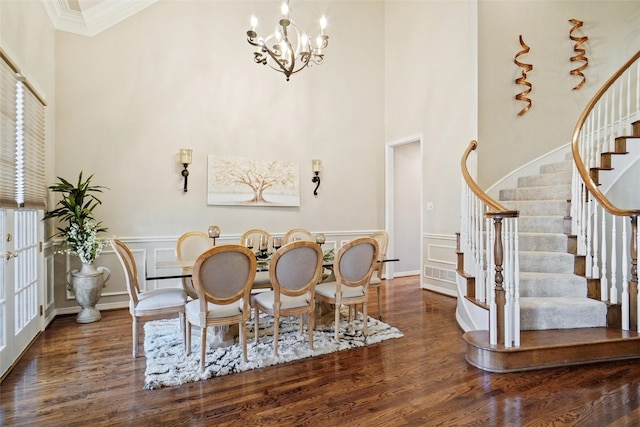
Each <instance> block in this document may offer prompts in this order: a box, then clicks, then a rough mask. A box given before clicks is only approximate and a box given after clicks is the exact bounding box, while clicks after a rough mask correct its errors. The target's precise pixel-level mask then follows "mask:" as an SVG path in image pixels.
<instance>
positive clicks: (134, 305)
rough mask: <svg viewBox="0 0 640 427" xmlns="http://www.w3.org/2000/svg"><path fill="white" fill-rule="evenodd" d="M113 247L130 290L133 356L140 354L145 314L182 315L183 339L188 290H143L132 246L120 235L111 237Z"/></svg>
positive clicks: (156, 315) (151, 315) (155, 315)
mask: <svg viewBox="0 0 640 427" xmlns="http://www.w3.org/2000/svg"><path fill="white" fill-rule="evenodd" d="M111 247H112V248H113V250H114V251H115V253H116V255H117V256H118V259H119V260H120V264H122V268H123V270H124V276H125V280H126V283H127V291H128V292H129V312H130V313H131V317H132V318H133V319H132V320H133V325H132V334H133V357H136V356H137V354H138V323H139V319H140V318H142V317H160V316H164V317H170V316H173V315H177V316H178V317H179V318H180V327H181V328H182V339H183V343H186V340H185V322H184V313H185V309H184V307H185V304H186V302H187V294H186V293H185V291H184V290H183V289H179V288H162V289H153V290H150V291H144V292H142V291H141V290H140V285H139V284H138V269H137V267H136V261H135V259H134V258H133V254H132V253H131V250H130V249H129V248H128V247H127V245H125V244H124V243H122V242H121V241H120V240H118V239H112V240H111Z"/></svg>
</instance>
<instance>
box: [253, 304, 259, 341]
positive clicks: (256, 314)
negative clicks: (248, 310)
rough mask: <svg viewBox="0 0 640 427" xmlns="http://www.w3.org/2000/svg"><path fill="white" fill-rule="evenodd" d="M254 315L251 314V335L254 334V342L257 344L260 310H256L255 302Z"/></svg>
mask: <svg viewBox="0 0 640 427" xmlns="http://www.w3.org/2000/svg"><path fill="white" fill-rule="evenodd" d="M253 312H254V315H253V335H254V341H255V342H256V344H258V335H260V334H259V332H260V320H259V319H260V310H258V304H257V303H256V306H255V308H254V309H253Z"/></svg>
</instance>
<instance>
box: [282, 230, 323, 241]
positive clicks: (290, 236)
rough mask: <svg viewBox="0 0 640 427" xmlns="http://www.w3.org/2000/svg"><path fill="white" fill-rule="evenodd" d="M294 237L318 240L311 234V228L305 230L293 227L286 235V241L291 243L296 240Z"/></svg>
mask: <svg viewBox="0 0 640 427" xmlns="http://www.w3.org/2000/svg"><path fill="white" fill-rule="evenodd" d="M294 239H299V240H310V241H312V242H315V241H316V238H315V237H313V234H311V232H310V231H309V230H305V229H304V228H292V229H291V230H289V231H287V233H286V234H285V235H284V242H285V243H291V242H293V241H294Z"/></svg>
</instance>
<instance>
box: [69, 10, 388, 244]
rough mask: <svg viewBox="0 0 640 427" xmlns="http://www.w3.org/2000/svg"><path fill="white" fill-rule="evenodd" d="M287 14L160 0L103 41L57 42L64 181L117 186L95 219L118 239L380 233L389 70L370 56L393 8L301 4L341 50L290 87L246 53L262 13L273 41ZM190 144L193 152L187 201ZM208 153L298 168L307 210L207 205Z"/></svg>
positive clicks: (308, 24)
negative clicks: (217, 233) (182, 160)
mask: <svg viewBox="0 0 640 427" xmlns="http://www.w3.org/2000/svg"><path fill="white" fill-rule="evenodd" d="M278 11H279V2H275V1H269V2H266V1H257V2H247V1H242V2H238V1H181V2H174V1H160V2H158V3H156V4H154V5H153V6H151V7H149V8H148V9H145V10H143V11H142V12H139V13H138V14H136V15H135V16H133V17H131V18H129V19H127V20H126V21H124V22H122V23H120V24H118V25H115V26H113V27H111V28H110V29H108V30H106V31H104V32H102V33H100V34H98V35H97V36H95V37H92V38H87V37H82V36H77V35H73V34H69V33H62V32H60V33H58V34H57V40H56V48H57V56H56V58H57V70H56V75H57V90H58V93H59V98H58V99H59V101H58V109H59V115H58V117H57V134H56V139H57V144H56V171H57V173H58V174H61V175H62V176H65V177H75V176H76V175H77V173H78V172H79V171H80V170H84V171H85V173H95V183H96V184H100V185H105V186H107V187H109V188H110V190H109V191H107V192H106V193H105V194H104V197H103V202H104V204H103V206H101V207H100V208H99V209H98V210H97V211H96V214H97V216H98V217H99V218H100V219H102V220H103V221H104V223H105V225H107V226H108V227H109V233H111V234H116V235H118V236H127V237H140V236H177V235H179V234H180V233H182V232H184V231H187V230H190V229H200V230H206V229H207V227H208V226H209V225H211V224H218V225H219V226H220V227H221V229H222V234H223V235H224V234H230V233H231V234H233V233H235V234H240V233H242V232H243V231H244V230H246V229H249V228H254V227H259V228H265V229H268V230H270V231H272V232H284V231H286V230H288V229H289V228H292V227H305V228H308V229H310V230H314V231H321V230H322V231H331V230H349V229H369V230H371V229H376V228H380V227H381V226H383V217H382V209H383V202H382V200H383V191H381V189H380V188H381V183H382V182H383V181H382V176H381V174H379V173H377V172H376V171H380V170H382V169H383V161H384V159H383V156H384V150H383V142H384V140H383V135H384V115H383V114H384V90H383V86H384V85H383V82H384V74H383V73H384V63H383V61H382V60H381V58H380V56H379V55H372V54H370V52H374V51H376V50H378V49H379V47H380V46H383V45H384V33H383V32H382V31H379V30H380V29H381V28H383V26H384V9H383V3H382V2H370V1H364V2H353V1H349V2H340V1H336V2H300V3H298V4H295V5H293V7H292V15H293V17H294V18H295V20H296V22H297V23H298V24H299V25H300V26H301V27H303V28H305V29H308V31H309V32H310V33H315V32H316V31H318V24H317V22H318V21H317V20H318V19H319V17H320V16H321V15H322V14H323V13H326V14H327V18H328V20H329V26H328V29H327V31H328V33H329V35H330V40H329V47H328V48H327V50H326V60H325V63H324V64H323V65H320V66H317V65H315V66H312V67H311V68H310V69H308V70H305V71H303V72H301V73H300V74H297V75H293V76H292V77H291V81H289V82H287V81H285V77H284V76H283V75H282V74H279V73H276V72H275V71H272V70H270V69H269V68H267V67H264V66H262V65H257V64H254V62H253V50H252V47H251V46H250V45H249V44H248V43H247V42H246V34H245V33H246V29H247V27H248V23H249V18H250V16H251V15H252V14H255V15H256V16H258V18H259V25H258V29H257V30H258V32H259V33H262V32H266V31H267V30H271V29H272V24H273V23H274V22H275V20H276V19H277V18H278ZM265 35H266V34H265ZM354 35H366V37H354ZM181 147H187V148H192V149H193V150H194V152H193V164H192V165H191V166H190V167H189V171H190V175H189V192H188V193H186V194H185V193H183V191H182V177H181V175H180V171H181V169H182V166H181V165H179V164H178V162H177V153H178V150H179V149H180V148H181ZM209 154H212V155H217V156H240V157H248V158H264V159H280V160H290V161H296V162H299V164H300V179H301V205H300V207H299V208H264V207H263V208H259V207H257V208H256V207H252V208H247V207H229V206H207V201H206V181H207V179H206V178H207V170H206V167H207V163H206V161H207V155H209ZM312 159H320V160H321V161H322V172H321V178H322V185H321V187H320V189H319V196H318V197H317V198H314V197H313V188H314V184H312V182H311V176H312V173H311V160H312Z"/></svg>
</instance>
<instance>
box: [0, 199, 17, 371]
mask: <svg viewBox="0 0 640 427" xmlns="http://www.w3.org/2000/svg"><path fill="white" fill-rule="evenodd" d="M7 212H8V211H6V210H5V209H0V376H2V375H3V374H4V373H5V372H6V371H7V369H9V366H11V364H12V363H13V347H12V346H11V345H10V341H9V338H8V337H9V331H10V330H13V328H12V327H11V326H12V325H13V321H12V322H11V325H9V320H10V319H13V314H12V313H13V312H12V311H11V309H12V307H13V304H8V303H7V299H8V298H9V294H12V292H11V290H10V289H9V283H10V282H11V281H10V278H11V277H13V264H14V263H13V259H7V258H8V257H10V256H11V254H12V252H11V249H13V247H12V246H11V245H10V243H11V242H7V236H8V232H7V229H11V226H12V224H13V222H11V224H10V223H9V220H10V218H9V217H8V215H7Z"/></svg>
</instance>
